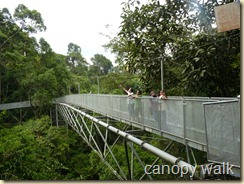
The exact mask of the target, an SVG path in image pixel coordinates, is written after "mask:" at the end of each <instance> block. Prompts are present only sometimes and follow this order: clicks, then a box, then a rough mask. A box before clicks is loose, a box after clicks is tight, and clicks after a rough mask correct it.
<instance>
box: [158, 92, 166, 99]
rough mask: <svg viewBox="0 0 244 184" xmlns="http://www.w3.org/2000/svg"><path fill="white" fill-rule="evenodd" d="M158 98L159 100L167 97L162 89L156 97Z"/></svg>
mask: <svg viewBox="0 0 244 184" xmlns="http://www.w3.org/2000/svg"><path fill="white" fill-rule="evenodd" d="M158 98H159V99H161V100H165V99H167V98H168V97H167V95H166V93H165V91H164V90H161V91H160V92H159V97H158Z"/></svg>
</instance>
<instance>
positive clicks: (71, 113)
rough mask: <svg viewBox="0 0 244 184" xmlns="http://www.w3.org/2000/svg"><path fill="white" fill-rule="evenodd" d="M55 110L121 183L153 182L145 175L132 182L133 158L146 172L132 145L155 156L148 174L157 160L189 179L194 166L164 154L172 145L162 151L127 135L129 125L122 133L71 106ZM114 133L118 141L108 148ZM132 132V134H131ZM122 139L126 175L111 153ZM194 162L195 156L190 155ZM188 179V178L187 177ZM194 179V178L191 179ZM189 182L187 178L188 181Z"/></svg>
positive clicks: (108, 119) (63, 105) (57, 107)
mask: <svg viewBox="0 0 244 184" xmlns="http://www.w3.org/2000/svg"><path fill="white" fill-rule="evenodd" d="M56 110H57V111H58V112H59V113H60V114H61V115H62V117H63V119H64V120H65V122H66V123H67V124H69V125H70V126H71V127H72V128H73V129H74V130H75V131H76V132H77V133H78V134H79V135H80V137H81V138H82V139H83V140H84V141H85V142H86V143H87V144H88V145H89V146H90V147H91V148H92V149H93V150H94V151H95V153H96V154H97V155H98V156H99V157H100V159H101V160H102V161H103V162H104V164H106V165H107V166H108V168H109V169H110V170H111V171H112V173H113V174H114V175H116V176H117V178H118V179H120V180H142V179H144V178H145V177H147V179H149V180H153V177H152V176H151V175H148V174H146V172H145V171H144V174H143V175H142V176H140V177H139V178H134V176H133V173H134V172H133V167H134V166H133V162H134V161H132V160H134V158H136V159H137V161H138V162H139V163H140V165H141V167H142V169H143V170H144V169H145V164H144V163H143V161H142V159H141V158H140V156H139V154H138V153H137V151H136V150H135V148H134V144H136V145H139V146H140V147H141V148H143V149H145V150H147V151H149V152H151V153H152V154H154V155H156V156H157V158H156V160H155V161H154V162H153V163H152V164H151V167H150V168H148V170H147V171H150V170H151V169H152V167H153V166H154V165H155V164H156V163H157V162H158V161H159V160H160V159H163V160H166V161H168V162H170V163H171V164H175V165H178V166H180V167H181V168H186V167H187V170H188V171H189V172H188V174H189V175H192V173H193V171H192V168H193V166H192V165H190V164H188V163H186V162H184V161H183V160H181V158H177V157H175V156H173V155H170V154H168V153H167V152H166V151H167V150H168V149H169V148H170V147H171V145H172V144H173V142H174V141H171V142H169V144H168V145H167V147H166V148H165V149H164V150H161V149H159V148H156V147H154V146H153V145H150V144H148V143H146V142H144V141H142V140H140V139H138V138H136V137H135V136H133V135H132V134H130V133H128V132H131V131H128V132H126V131H127V128H128V125H127V124H125V126H124V128H123V130H119V129H117V128H115V127H113V126H111V125H110V121H111V119H110V118H107V117H105V121H106V123H105V122H104V121H102V120H99V119H98V118H104V117H98V118H96V117H93V116H91V115H89V114H88V113H86V112H85V110H80V109H78V108H74V107H73V106H70V105H67V104H64V103H59V104H56ZM56 121H57V126H58V114H56ZM110 132H113V133H115V134H116V135H117V138H116V139H115V140H114V143H113V144H108V134H109V133H110ZM132 132H133V131H132ZM96 135H99V142H101V141H102V143H103V145H102V146H101V144H99V143H98V141H97V138H96ZM120 138H122V139H123V141H124V148H125V154H126V158H127V160H126V163H127V171H124V170H125V169H123V168H124V167H123V168H122V166H121V164H120V163H119V161H118V160H117V159H116V157H115V154H114V153H113V148H114V146H115V145H116V143H117V142H118V140H119V139H120ZM128 148H130V151H131V160H130V158H129V150H128ZM108 157H110V158H112V160H113V165H114V163H115V165H116V168H115V167H114V166H112V165H111V164H110V163H109V162H108V160H107V158H108ZM193 158H194V155H193ZM189 175H188V176H189ZM194 177H196V176H194ZM188 179H189V177H188ZM191 179H192V178H191Z"/></svg>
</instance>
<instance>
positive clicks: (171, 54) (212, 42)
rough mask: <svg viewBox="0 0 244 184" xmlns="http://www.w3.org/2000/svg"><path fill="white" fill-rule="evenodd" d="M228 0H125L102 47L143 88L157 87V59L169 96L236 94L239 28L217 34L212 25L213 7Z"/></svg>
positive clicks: (238, 86) (159, 81) (159, 77)
mask: <svg viewBox="0 0 244 184" xmlns="http://www.w3.org/2000/svg"><path fill="white" fill-rule="evenodd" d="M229 2H231V1H229V0H226V1H221V2H220V1H210V0H206V1H186V0H180V1H169V0H167V1H166V2H165V3H163V4H162V3H161V1H158V0H149V1H148V3H146V4H140V1H135V0H130V1H128V3H124V6H123V13H122V15H121V17H122V22H121V26H120V27H121V29H120V32H119V33H118V35H117V37H116V38H114V39H113V40H111V42H110V43H109V44H108V45H107V47H109V48H110V49H111V50H112V51H113V52H114V53H116V54H117V55H118V56H119V61H120V62H121V61H123V63H124V64H125V65H126V67H128V69H129V71H130V72H131V73H138V74H139V75H140V78H141V80H142V82H143V84H144V90H146V91H149V90H151V89H153V88H154V89H155V88H157V89H159V88H161V86H160V84H161V75H160V72H161V70H160V69H161V67H160V63H161V61H162V62H163V68H164V71H163V73H164V85H165V86H164V88H165V89H166V90H167V91H168V94H169V95H170V94H172V95H202V96H213V95H215V96H234V95H236V94H238V93H239V92H240V85H239V82H240V78H239V77H240V70H239V69H240V62H239V60H240V59H239V57H240V55H239V53H240V30H233V31H228V32H226V33H217V30H216V28H214V26H213V25H214V23H215V18H214V7H215V6H218V5H221V4H226V3H229ZM227 53H228V54H227ZM216 60H217V61H216ZM226 74H228V75H229V76H230V77H229V79H228V80H225V79H226V77H223V76H224V75H226ZM230 78H231V79H230ZM199 82H200V84H199Z"/></svg>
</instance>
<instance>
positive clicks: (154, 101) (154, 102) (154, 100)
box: [150, 90, 158, 120]
mask: <svg viewBox="0 0 244 184" xmlns="http://www.w3.org/2000/svg"><path fill="white" fill-rule="evenodd" d="M150 95H151V98H150V115H151V116H152V117H153V118H154V119H155V120H156V119H157V118H156V111H157V109H158V101H157V100H158V98H157V95H156V93H155V91H154V90H152V91H151V93H150Z"/></svg>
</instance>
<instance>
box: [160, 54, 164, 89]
mask: <svg viewBox="0 0 244 184" xmlns="http://www.w3.org/2000/svg"><path fill="white" fill-rule="evenodd" d="M160 65H161V88H162V90H163V89H164V66H163V59H162V58H161V60H160Z"/></svg>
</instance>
